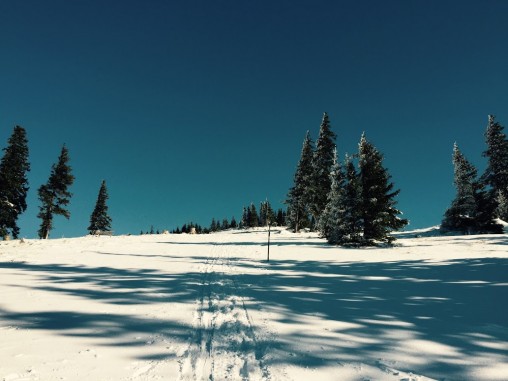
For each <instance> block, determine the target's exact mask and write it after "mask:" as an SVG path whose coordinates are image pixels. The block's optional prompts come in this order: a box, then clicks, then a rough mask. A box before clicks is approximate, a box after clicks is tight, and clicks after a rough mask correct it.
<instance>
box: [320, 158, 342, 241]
mask: <svg viewBox="0 0 508 381" xmlns="http://www.w3.org/2000/svg"><path fill="white" fill-rule="evenodd" d="M329 176H330V182H331V188H330V192H328V196H327V204H326V206H325V209H324V210H323V213H321V218H320V219H319V223H318V231H319V232H320V233H321V235H322V236H323V237H325V238H326V239H327V240H328V242H330V243H338V242H337V240H335V239H332V234H333V235H334V236H336V235H337V234H336V233H337V232H336V230H337V229H338V224H339V220H338V218H339V208H340V205H341V203H342V199H343V197H344V195H343V193H344V173H343V171H342V168H341V166H340V164H339V163H338V161H337V150H335V151H334V163H333V165H332V170H331V172H330V175H329Z"/></svg>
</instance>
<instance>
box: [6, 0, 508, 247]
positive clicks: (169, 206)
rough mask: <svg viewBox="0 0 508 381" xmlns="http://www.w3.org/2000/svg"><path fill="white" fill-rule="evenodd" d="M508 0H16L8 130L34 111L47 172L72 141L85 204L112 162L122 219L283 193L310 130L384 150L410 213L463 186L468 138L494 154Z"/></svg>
mask: <svg viewBox="0 0 508 381" xmlns="http://www.w3.org/2000/svg"><path fill="white" fill-rule="evenodd" d="M507 17H508V2H507V1H459V0H457V1H446V0H439V1H438V0H430V1H407V0H404V1H374V0H373V1H205V0H203V1H180V2H176V1H63V0H62V1H44V2H42V1H38V0H33V1H23V0H20V1H9V2H7V1H3V2H0V144H1V147H5V144H6V142H7V139H8V137H9V136H10V134H11V132H12V128H13V126H14V125H15V124H19V125H22V126H23V127H25V128H26V130H27V132H28V137H29V143H30V150H31V157H30V159H31V163H32V171H31V173H30V176H29V179H30V185H31V190H30V194H29V200H28V202H29V208H28V210H27V212H26V213H25V214H24V215H23V217H22V218H21V220H20V226H21V229H22V230H21V235H22V236H26V237H34V236H35V235H36V231H37V229H38V225H39V221H38V220H37V218H36V214H37V211H38V204H39V203H38V200H37V192H36V190H37V188H38V187H39V186H40V185H41V184H42V183H44V182H45V181H46V180H47V178H48V176H49V172H50V167H51V164H52V163H54V162H55V161H56V159H57V156H58V154H59V151H60V148H61V146H62V144H63V143H65V144H66V145H67V146H68V148H69V150H70V155H71V165H72V167H73V170H74V174H75V176H76V182H75V185H74V186H73V188H72V191H73V193H74V197H73V199H72V203H71V206H70V209H71V213H72V216H71V219H70V220H69V221H66V220H65V219H63V218H61V217H57V218H56V219H55V229H54V231H53V232H52V237H61V236H77V235H82V234H85V233H86V227H87V226H88V222H89V216H90V214H91V211H92V209H93V207H94V203H95V200H96V197H97V193H98V190H99V187H100V183H101V180H102V179H105V180H106V181H107V184H108V189H109V193H110V201H109V206H110V214H111V216H112V218H113V228H114V230H115V232H116V233H118V234H121V233H129V232H130V233H139V231H140V230H141V229H143V230H147V229H148V228H149V227H150V225H152V224H153V225H154V227H155V228H159V229H164V228H173V227H175V226H176V225H181V224H183V223H185V222H188V221H190V220H193V221H196V222H199V223H201V224H203V225H208V224H209V222H210V220H211V218H212V217H215V218H224V217H227V218H230V217H231V216H232V215H235V216H236V218H239V217H240V213H241V208H242V206H243V205H245V204H248V203H250V202H251V201H253V202H255V203H256V205H258V204H259V202H260V201H262V200H264V199H265V198H268V199H269V200H270V201H271V202H272V204H273V205H274V206H276V207H279V206H281V202H282V201H283V200H284V198H285V195H286V193H287V190H288V188H289V187H290V186H291V184H292V179H293V174H294V170H295V167H296V164H297V162H298V159H299V156H300V150H301V144H302V141H303V138H304V135H305V132H306V131H307V130H310V131H311V134H312V136H313V138H314V139H315V138H316V137H317V133H318V129H319V124H320V121H321V117H322V113H323V112H324V111H326V112H328V114H329V115H330V119H331V122H332V128H333V130H334V131H335V132H336V133H337V135H338V140H337V145H338V150H339V154H340V155H341V156H343V154H344V153H346V152H349V153H351V152H354V151H355V150H356V148H357V142H358V140H359V138H360V135H361V133H362V131H365V132H366V134H367V137H368V138H369V139H370V140H371V141H372V142H373V143H374V144H375V145H376V146H377V147H378V149H379V150H380V151H382V152H383V153H384V154H385V158H386V159H385V165H386V166H387V167H388V168H389V170H390V172H391V174H392V176H393V181H394V182H395V185H396V186H397V187H398V188H400V189H401V193H400V196H399V207H400V209H401V210H403V211H404V214H405V217H407V218H409V219H410V221H411V226H410V227H412V228H419V227H425V226H430V225H435V224H438V223H439V222H440V220H441V217H442V214H443V212H444V210H445V209H446V208H447V206H448V205H449V203H450V201H451V199H452V198H453V195H454V188H453V167H452V165H451V153H452V145H453V142H454V141H457V142H458V144H459V146H460V147H461V149H462V150H463V152H464V153H465V155H466V156H467V157H468V158H469V159H470V160H471V161H473V162H474V163H475V164H476V165H477V166H478V167H479V169H480V170H483V168H484V167H485V160H484V159H483V158H482V157H481V153H482V151H483V150H484V149H485V146H484V139H483V133H484V131H485V127H486V123H487V115H488V114H494V115H496V116H497V119H498V120H499V121H500V122H501V124H502V125H504V126H508V109H507V106H508V42H507V41H508V23H507Z"/></svg>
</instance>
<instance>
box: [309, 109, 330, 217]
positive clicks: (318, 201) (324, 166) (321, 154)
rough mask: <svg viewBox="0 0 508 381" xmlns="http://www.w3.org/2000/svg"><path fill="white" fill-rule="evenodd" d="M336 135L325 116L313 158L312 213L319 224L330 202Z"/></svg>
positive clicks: (324, 115) (325, 115)
mask: <svg viewBox="0 0 508 381" xmlns="http://www.w3.org/2000/svg"><path fill="white" fill-rule="evenodd" d="M335 139H336V135H335V133H334V132H333V131H332V130H331V127H330V120H329V118H328V114H327V113H326V112H325V113H324V114H323V120H322V121H321V126H320V128H319V137H318V139H317V140H316V151H315V152H314V155H313V158H312V168H313V169H312V174H313V181H312V187H311V189H312V201H311V202H310V212H311V213H312V216H313V217H314V219H315V221H317V222H318V223H319V218H320V217H321V213H323V211H324V209H325V207H326V204H327V202H328V193H329V192H330V188H331V184H332V183H331V179H330V172H331V170H332V165H333V161H334V152H335V149H336V147H335Z"/></svg>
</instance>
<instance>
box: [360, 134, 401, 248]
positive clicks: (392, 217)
mask: <svg viewBox="0 0 508 381" xmlns="http://www.w3.org/2000/svg"><path fill="white" fill-rule="evenodd" d="M358 148H359V154H358V155H359V168H360V184H361V189H362V220H363V239H364V241H365V243H366V244H373V243H375V242H376V241H378V242H387V243H390V242H392V241H393V237H391V236H390V235H389V233H390V232H391V231H393V230H399V229H401V228H403V227H404V226H405V225H407V223H408V221H407V220H406V219H402V218H400V217H398V215H399V214H401V212H400V211H399V210H397V209H396V208H395V206H396V204H397V202H396V200H395V197H396V196H397V195H398V194H399V192H400V190H395V191H394V190H393V187H394V185H393V183H391V182H390V178H391V176H390V175H389V174H388V171H387V170H386V169H385V168H384V167H383V155H382V154H381V153H380V152H379V151H378V150H377V149H376V148H375V147H374V145H372V144H371V143H370V142H368V141H367V138H366V137H365V134H362V137H361V139H360V143H359V146H358Z"/></svg>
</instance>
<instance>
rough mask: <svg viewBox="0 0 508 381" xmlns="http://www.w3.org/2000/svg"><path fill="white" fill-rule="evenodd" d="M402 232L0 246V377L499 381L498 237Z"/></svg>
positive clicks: (506, 316)
mask: <svg viewBox="0 0 508 381" xmlns="http://www.w3.org/2000/svg"><path fill="white" fill-rule="evenodd" d="M420 233H422V232H420ZM418 235H420V234H413V235H411V234H405V235H404V236H403V238H401V239H399V240H398V241H397V242H398V244H397V247H395V248H391V249H382V248H365V249H341V248H337V247H330V246H328V245H326V244H325V243H324V241H323V240H321V239H318V238H316V236H314V235H312V234H307V233H305V234H291V233H289V232H286V231H276V232H274V234H272V246H271V253H270V254H271V260H272V261H271V262H270V263H269V264H268V263H266V261H265V258H266V238H267V234H266V231H263V230H262V229H260V230H257V231H254V232H248V233H246V232H243V231H232V232H223V233H217V234H212V235H197V236H196V235H153V236H138V237H134V236H131V237H83V238H75V239H58V240H47V241H39V240H24V241H11V242H0V295H1V297H0V380H9V381H10V380H62V379H63V380H181V381H183V380H185V381H187V380H192V381H195V380H196V381H197V380H215V381H219V380H220V381H222V380H283V381H285V380H305V381H309V380H320V381H326V380H406V381H408V380H429V379H437V380H507V379H508V310H507V308H508V307H507V300H508V250H507V248H508V235H506V234H505V235H484V236H457V237H439V236H436V237H434V236H429V237H419V238H414V237H415V236H418Z"/></svg>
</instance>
